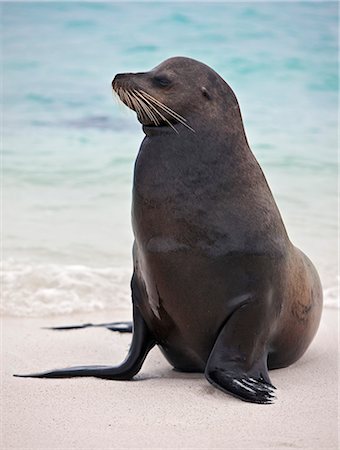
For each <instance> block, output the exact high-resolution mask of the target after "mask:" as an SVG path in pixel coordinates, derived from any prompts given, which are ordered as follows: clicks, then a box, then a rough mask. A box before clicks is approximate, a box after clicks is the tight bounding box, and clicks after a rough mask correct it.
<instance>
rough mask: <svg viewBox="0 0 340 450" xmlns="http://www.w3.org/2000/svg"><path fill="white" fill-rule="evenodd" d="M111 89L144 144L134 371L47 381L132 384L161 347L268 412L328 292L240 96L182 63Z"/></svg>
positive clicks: (137, 201)
mask: <svg viewBox="0 0 340 450" xmlns="http://www.w3.org/2000/svg"><path fill="white" fill-rule="evenodd" d="M113 88H114V90H115V91H116V92H117V93H118V95H119V96H120V98H121V100H122V101H123V102H124V103H125V104H126V105H127V106H129V107H130V108H131V109H134V110H135V111H136V112H137V117H138V120H139V121H140V122H141V123H142V125H143V130H144V133H145V135H146V136H145V138H144V140H143V142H142V144H141V147H140V150H139V153H138V156H137V159H136V163H135V172H134V185H133V204H132V225H133V231H134V236H135V242H134V246H133V261H134V274H133V277H132V282H131V287H132V299H133V307H134V325H135V329H134V331H135V332H134V339H133V342H132V345H131V349H130V353H129V356H128V358H127V360H126V361H127V362H131V361H132V362H131V364H130V366H131V367H132V366H133V368H131V367H130V366H129V368H128V369H126V367H125V366H124V364H126V361H125V362H124V363H123V365H122V366H118V367H117V368H111V369H110V370H109V368H104V369H102V370H100V369H98V368H97V370H96V369H95V368H93V367H92V368H88V369H86V368H74V371H73V372H72V370H71V369H68V370H67V369H62V370H61V371H54V372H48V373H45V374H44V376H57V375H58V374H59V375H60V376H89V375H91V376H98V377H101V378H119V377H121V378H124V377H125V378H131V376H133V375H134V374H135V373H136V370H137V369H138V370H139V368H140V367H141V364H142V362H143V360H144V358H145V356H146V354H147V352H148V351H149V350H150V348H152V346H153V345H155V344H157V345H159V347H160V348H161V350H162V352H163V354H164V355H165V356H166V358H167V359H168V361H169V362H170V363H171V364H172V365H173V367H175V368H176V369H179V370H183V371H198V372H205V375H206V377H207V379H208V380H209V381H210V382H211V383H212V384H213V385H215V386H217V387H218V388H220V389H222V390H223V391H225V392H228V393H231V394H233V395H234V396H236V397H239V398H241V399H242V400H246V401H251V402H256V403H270V402H271V400H272V394H273V390H272V389H273V386H272V385H271V383H270V379H269V375H268V372H267V369H268V368H269V369H272V368H278V367H285V366H288V365H289V364H292V363H293V362H294V361H296V360H297V359H298V358H299V357H300V356H301V355H302V354H303V353H304V352H305V350H306V349H307V347H308V345H309V344H310V342H311V340H312V339H313V336H314V335H315V333H316V331H317V328H318V324H319V321H320V315H321V310H322V289H321V284H320V280H319V277H318V274H317V272H316V270H315V268H314V267H313V265H312V263H311V262H310V261H309V259H308V258H307V257H306V256H305V255H304V254H303V253H302V252H301V251H300V250H298V249H296V248H295V247H294V246H293V244H292V243H291V242H290V240H289V238H288V235H287V232H286V230H285V227H284V225H283V222H282V219H281V216H280V213H279V210H278V208H277V206H276V203H275V201H274V198H273V196H272V193H271V191H270V189H269V187H268V184H267V182H266V179H265V177H264V175H263V172H262V170H261V168H260V166H259V165H258V163H257V161H256V159H255V157H254V155H253V154H252V152H251V150H250V148H249V145H248V142H247V138H246V135H245V131H244V128H243V123H242V118H241V113H240V110H239V106H238V102H237V99H236V97H235V94H234V93H233V91H232V90H231V88H230V87H229V86H228V84H227V83H226V82H225V81H224V80H223V79H222V78H221V77H220V76H219V75H218V74H217V73H216V72H214V71H213V70H212V69H211V68H209V67H208V66H206V65H204V64H202V63H200V62H198V61H195V60H192V59H189V58H180V57H178V58H171V59H169V60H166V61H165V62H163V63H162V64H161V65H159V66H157V67H156V68H155V69H153V70H151V71H150V72H145V73H137V74H120V75H117V76H116V77H115V79H114V81H113ZM136 324H137V325H136ZM138 324H139V325H138ZM136 336H137V337H136ZM123 366H124V370H125V372H124V370H122V369H121V370H120V371H119V369H120V368H121V367H123ZM138 370H137V371H138ZM123 372H124V376H122V373H123ZM106 375H107V376H106ZM40 376H42V374H40ZM125 378H124V379H125Z"/></svg>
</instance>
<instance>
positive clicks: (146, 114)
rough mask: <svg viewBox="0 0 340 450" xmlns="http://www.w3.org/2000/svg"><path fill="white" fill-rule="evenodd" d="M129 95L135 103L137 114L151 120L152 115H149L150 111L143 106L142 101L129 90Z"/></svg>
mask: <svg viewBox="0 0 340 450" xmlns="http://www.w3.org/2000/svg"><path fill="white" fill-rule="evenodd" d="M129 95H130V96H131V99H132V101H133V104H134V105H136V107H137V108H138V111H139V114H140V115H141V116H142V117H144V118H147V119H149V120H151V121H153V119H152V117H151V116H150V112H149V111H148V110H147V109H146V108H145V106H144V105H143V104H142V102H140V101H139V99H138V98H137V97H136V96H135V95H134V93H133V92H129Z"/></svg>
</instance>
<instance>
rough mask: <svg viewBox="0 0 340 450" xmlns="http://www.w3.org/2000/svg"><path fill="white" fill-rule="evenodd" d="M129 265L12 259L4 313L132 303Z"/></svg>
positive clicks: (333, 302) (332, 297) (330, 295)
mask: <svg viewBox="0 0 340 450" xmlns="http://www.w3.org/2000/svg"><path fill="white" fill-rule="evenodd" d="M131 273H132V270H131V269H130V268H109V267H106V268H93V267H88V266H83V265H57V264H27V263H24V262H18V261H14V260H9V261H7V262H5V263H4V264H3V270H2V280H3V282H2V284H3V289H2V294H3V295H2V302H1V307H0V311H1V313H2V314H3V315H10V316H23V317H40V316H48V315H58V314H72V313H76V312H91V311H99V310H105V309H110V308H128V307H129V306H130V302H131V294H130V278H131ZM324 306H325V307H326V308H338V307H339V303H338V287H337V286H333V287H328V288H326V289H324Z"/></svg>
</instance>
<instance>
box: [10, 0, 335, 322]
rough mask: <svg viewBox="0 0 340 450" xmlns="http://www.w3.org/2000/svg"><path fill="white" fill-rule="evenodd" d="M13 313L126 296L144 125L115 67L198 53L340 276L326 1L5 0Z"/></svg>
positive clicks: (318, 259)
mask: <svg viewBox="0 0 340 450" xmlns="http://www.w3.org/2000/svg"><path fill="white" fill-rule="evenodd" d="M1 9H2V52H3V68H2V75H3V179H4V181H3V188H4V196H3V199H4V201H3V203H4V204H3V213H4V220H3V234H4V239H3V254H4V259H5V267H4V269H5V273H4V275H5V278H4V280H5V296H4V301H3V305H2V308H3V311H4V312H5V313H8V314H21V315H41V314H49V313H58V312H63V313H70V312H73V311H82V310H84V311H85V310H92V309H99V308H108V307H110V306H115V305H117V304H119V305H128V304H129V276H130V273H131V267H132V263H131V246H132V232H131V226H130V202H131V194H130V192H131V184H132V171H133V163H134V159H135V157H136V154H137V151H138V147H139V143H140V142H141V140H142V137H143V134H142V131H141V129H140V127H139V125H138V123H137V121H136V118H135V116H134V113H132V112H129V111H127V108H125V107H124V106H120V105H118V103H117V102H115V101H114V99H113V97H112V92H111V84H110V83H111V80H112V78H113V76H114V75H115V74H116V73H118V72H130V71H145V70H149V69H150V68H152V67H154V66H155V65H157V64H159V63H160V62H161V61H163V60H164V59H166V58H168V57H170V56H176V55H183V56H189V57H192V58H196V59H198V60H201V61H203V62H205V63H206V64H208V65H210V66H211V67H213V68H214V69H215V70H216V71H217V72H218V73H220V74H221V76H222V77H223V78H225V80H226V81H227V82H228V83H229V84H230V85H231V86H232V88H233V89H234V91H235V93H236V95H237V97H238V99H239V102H240V106H241V111H242V113H243V118H244V122H245V128H246V131H247V135H248V140H249V142H250V145H251V147H252V149H253V151H254V153H255V155H256V157H257V159H258V160H259V162H260V164H261V166H262V168H263V170H264V172H265V174H266V176H267V179H268V182H269V184H270V186H271V188H272V191H273V193H274V196H275V198H276V200H277V203H278V206H279V208H280V210H281V213H282V215H283V218H284V221H285V224H286V227H287V230H288V233H289V235H290V237H291V239H292V241H293V242H294V243H295V244H296V245H297V246H299V247H300V248H301V249H302V250H304V251H305V252H306V253H307V254H308V255H309V256H310V257H311V259H312V260H313V261H314V263H315V265H316V266H317V268H318V270H319V272H320V275H321V277H322V282H323V285H324V289H325V295H326V299H327V304H329V305H332V304H333V305H334V304H335V298H336V285H337V255H336V247H337V237H336V234H337V213H336V211H337V193H336V190H337V125H338V124H337V102H338V68H337V67H338V66H337V63H338V61H337V51H338V48H337V39H338V36H337V24H338V11H337V4H336V3H335V2H329V3H327V2H324V3H309V2H304V3H279V4H275V3H263V2H261V3H255V2H252V3H230V2H229V3H206V4H205V3H199V4H198V3H148V4H146V5H145V4H140V3H139V4H134V3H102V4H100V3H21V4H19V3H13V4H10V3H2V5H1Z"/></svg>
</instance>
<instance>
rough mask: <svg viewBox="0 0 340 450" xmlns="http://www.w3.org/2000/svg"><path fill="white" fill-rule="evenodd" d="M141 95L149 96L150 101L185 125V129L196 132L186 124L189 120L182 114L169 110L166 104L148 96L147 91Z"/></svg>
mask: <svg viewBox="0 0 340 450" xmlns="http://www.w3.org/2000/svg"><path fill="white" fill-rule="evenodd" d="M141 93H142V94H143V95H144V96H147V98H149V99H150V101H153V102H154V103H155V104H156V105H157V106H159V107H160V108H162V109H163V110H164V111H166V112H167V113H168V114H169V115H170V116H172V117H173V118H174V119H176V120H178V122H180V123H181V124H182V125H184V126H185V127H187V128H188V129H189V130H191V131H192V132H193V133H195V130H194V129H193V128H192V127H190V126H189V125H188V124H187V123H186V122H187V120H186V119H185V118H184V117H183V116H181V115H180V114H178V113H176V112H175V111H174V110H173V109H171V108H169V107H168V106H166V105H164V103H162V102H160V101H159V100H157V99H156V98H154V97H153V96H152V95H150V94H148V93H147V92H145V91H141Z"/></svg>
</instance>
